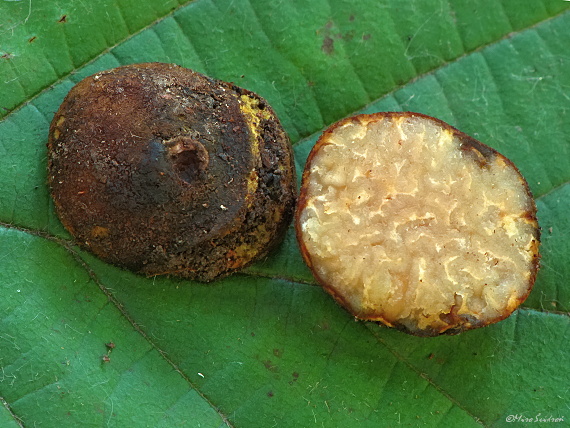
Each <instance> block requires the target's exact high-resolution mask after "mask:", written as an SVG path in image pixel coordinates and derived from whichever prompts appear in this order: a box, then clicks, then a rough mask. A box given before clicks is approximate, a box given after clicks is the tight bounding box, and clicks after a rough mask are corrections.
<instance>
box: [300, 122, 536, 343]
mask: <svg viewBox="0 0 570 428" xmlns="http://www.w3.org/2000/svg"><path fill="white" fill-rule="evenodd" d="M296 229H297V238H298V240H299V243H300V246H301V251H302V253H303V256H304V258H305V261H306V262H307V264H308V265H309V266H310V267H311V269H312V271H313V273H314V274H315V276H316V278H317V279H318V281H319V282H320V283H321V284H322V285H323V287H324V288H325V289H326V290H327V291H328V292H329V293H331V294H332V295H333V296H334V297H335V298H336V300H337V301H339V302H340V303H341V304H342V305H343V306H344V307H346V308H347V309H348V310H349V311H350V312H351V313H352V314H354V315H355V316H356V317H358V318H360V319H365V320H374V321H381V322H382V323H384V324H385V325H387V326H391V327H396V328H399V329H401V330H404V331H406V332H408V333H412V334H415V335H421V336H433V335H438V334H441V333H448V334H453V333H458V332H460V331H463V330H466V329H470V328H475V327H481V326H484V325H487V324H490V323H494V322H497V321H499V320H501V319H504V318H505V317H507V316H509V315H510V314H511V313H512V312H513V310H515V309H516V308H517V306H518V305H519V304H520V303H522V302H523V301H524V300H525V299H526V297H527V295H528V294H529V292H530V290H531V288H532V286H533V284H534V281H535V277H536V273H537V270H538V264H539V255H538V247H539V228H538V223H537V219H536V207H535V204H534V200H533V198H532V195H531V194H530V191H529V188H528V186H527V183H526V182H525V180H524V179H523V177H522V176H521V174H520V173H519V172H518V170H517V169H516V167H515V166H514V165H513V164H512V162H510V161H509V160H508V159H506V158H505V157H504V156H502V155H501V154H499V153H498V152H496V151H495V150H493V149H491V148H490V147H487V146H485V145H484V144H482V143H480V142H478V141H476V140H474V139H473V138H471V137H469V136H468V135H466V134H463V133H461V132H459V131H458V130H456V129H454V128H452V127H451V126H449V125H447V124H446V123H444V122H441V121H439V120H437V119H434V118H431V117H428V116H424V115H421V114H417V113H377V114H373V115H360V116H356V117H353V118H349V119H345V120H343V121H341V122H339V123H337V124H335V125H333V126H332V127H331V128H329V129H328V130H327V131H325V133H324V134H323V136H322V137H321V138H320V139H319V141H318V142H317V144H316V145H315V147H314V148H313V150H312V152H311V153H310V155H309V158H308V160H307V164H306V167H305V171H304V174H303V182H302V187H301V195H300V198H299V204H298V207H297V216H296Z"/></svg>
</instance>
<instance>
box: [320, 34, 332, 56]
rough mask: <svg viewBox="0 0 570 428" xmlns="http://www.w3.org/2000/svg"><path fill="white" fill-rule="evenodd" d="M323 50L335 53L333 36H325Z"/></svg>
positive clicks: (327, 52)
mask: <svg viewBox="0 0 570 428" xmlns="http://www.w3.org/2000/svg"><path fill="white" fill-rule="evenodd" d="M321 50H322V51H323V52H324V53H325V54H327V55H332V54H333V53H334V40H333V39H332V37H331V36H328V35H327V36H325V38H324V39H323V44H322V46H321Z"/></svg>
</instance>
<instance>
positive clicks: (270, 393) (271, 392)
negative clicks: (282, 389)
mask: <svg viewBox="0 0 570 428" xmlns="http://www.w3.org/2000/svg"><path fill="white" fill-rule="evenodd" d="M274 395H275V394H273V391H269V392H268V393H267V396H268V397H269V398H271V397H273V396H274Z"/></svg>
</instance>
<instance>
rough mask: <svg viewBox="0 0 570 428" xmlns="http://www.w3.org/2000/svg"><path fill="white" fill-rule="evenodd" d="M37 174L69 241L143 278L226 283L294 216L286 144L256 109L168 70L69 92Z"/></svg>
mask: <svg viewBox="0 0 570 428" xmlns="http://www.w3.org/2000/svg"><path fill="white" fill-rule="evenodd" d="M48 169H49V171H48V181H49V185H50V188H51V193H52V196H53V200H54V202H55V207H56V210H57V213H58V215H59V217H60V219H61V221H62V223H63V224H64V226H65V227H66V228H67V229H68V230H69V232H70V233H71V234H72V235H73V236H74V237H75V238H76V240H77V242H78V243H79V244H80V245H81V246H83V247H85V248H86V249H88V250H90V251H91V252H93V253H94V254H95V255H97V256H98V257H100V258H101V259H103V260H105V261H107V262H109V263H112V264H115V265H118V266H121V267H125V268H128V269H130V270H133V271H135V272H138V273H141V274H144V275H149V276H150V275H160V274H171V275H177V276H181V277H186V278H191V279H197V280H200V281H211V280H214V279H216V278H220V277H222V276H224V275H227V274H229V273H231V272H233V271H235V270H237V269H240V268H242V267H244V266H246V265H248V264H250V263H252V262H253V261H255V260H257V259H259V258H260V257H263V256H264V255H266V254H267V253H268V251H269V250H270V249H271V248H272V247H273V246H274V245H276V244H277V243H278V242H279V241H280V240H281V238H282V236H283V234H284V232H285V230H286V229H287V227H288V224H289V223H290V221H291V219H292V215H293V211H294V204H295V185H294V184H295V179H294V177H295V170H294V163H293V158H292V153H291V146H290V143H289V140H288V138H287V136H286V134H285V132H284V131H283V129H282V127H281V124H280V123H279V120H278V119H277V117H276V115H275V113H274V112H273V110H272V109H271V108H270V106H269V105H268V104H267V102H266V101H265V100H264V99H263V98H261V97H260V96H258V95H256V94H254V93H253V92H250V91H248V90H245V89H242V88H239V87H237V86H235V85H233V84H231V83H226V82H222V81H219V80H214V79H210V78H208V77H206V76H204V75H202V74H199V73H197V72H194V71H192V70H189V69H186V68H182V67H179V66H176V65H172V64H162V63H146V64H135V65H128V66H123V67H119V68H116V69H112V70H109V71H104V72H100V73H97V74H95V75H93V76H90V77H88V78H86V79H84V80H82V81H81V82H79V83H78V84H77V85H76V86H75V87H73V88H72V90H71V91H70V92H69V94H68V95H67V97H66V98H65V100H64V101H63V103H62V105H61V107H60V108H59V110H58V112H57V113H56V114H55V116H54V118H53V121H52V123H51V127H50V131H49V142H48Z"/></svg>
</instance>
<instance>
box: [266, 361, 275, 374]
mask: <svg viewBox="0 0 570 428" xmlns="http://www.w3.org/2000/svg"><path fill="white" fill-rule="evenodd" d="M263 366H264V367H265V368H266V369H267V370H269V371H270V372H276V371H277V366H276V365H274V364H273V363H272V362H271V360H265V361H263Z"/></svg>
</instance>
